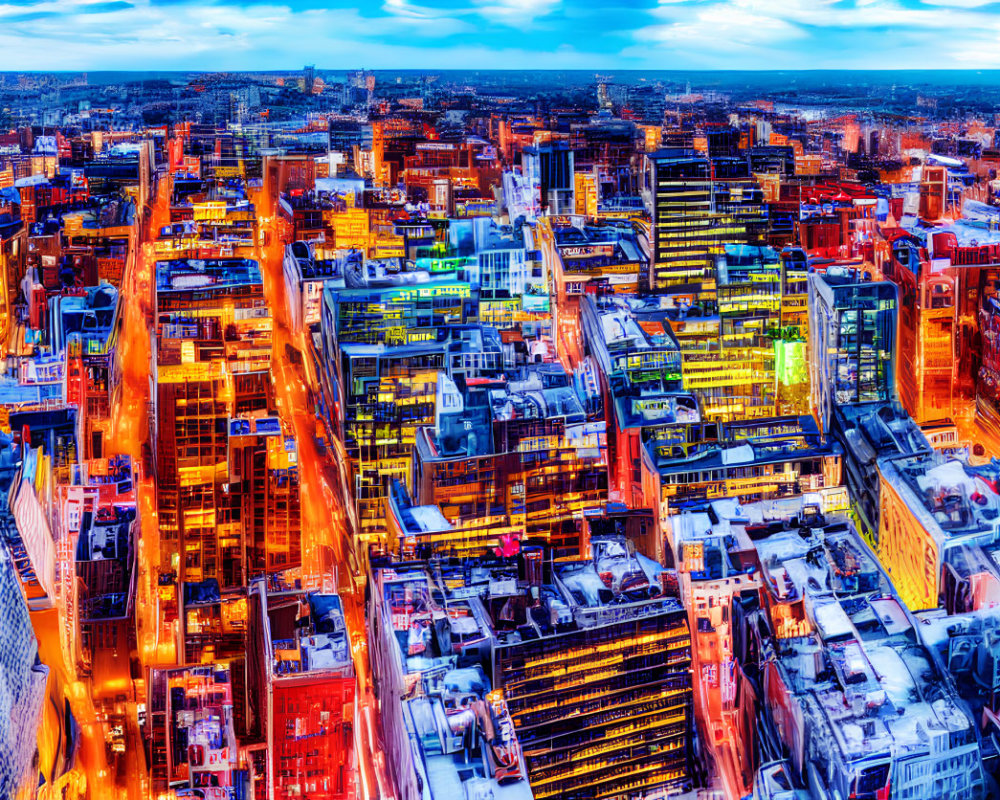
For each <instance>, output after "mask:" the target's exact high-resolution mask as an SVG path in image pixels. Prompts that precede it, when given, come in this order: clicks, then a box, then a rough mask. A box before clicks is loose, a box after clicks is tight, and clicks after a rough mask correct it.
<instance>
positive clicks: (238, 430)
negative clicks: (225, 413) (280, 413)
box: [229, 417, 281, 436]
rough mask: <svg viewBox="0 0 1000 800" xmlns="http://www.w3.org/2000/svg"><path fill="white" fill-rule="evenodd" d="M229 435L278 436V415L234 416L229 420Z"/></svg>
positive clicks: (279, 422)
mask: <svg viewBox="0 0 1000 800" xmlns="http://www.w3.org/2000/svg"><path fill="white" fill-rule="evenodd" d="M229 435H230V436H280V435H281V420H280V419H278V417H253V418H251V417H236V418H232V419H230V420H229Z"/></svg>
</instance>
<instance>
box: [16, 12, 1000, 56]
mask: <svg viewBox="0 0 1000 800" xmlns="http://www.w3.org/2000/svg"><path fill="white" fill-rule="evenodd" d="M305 64H315V65H316V67H317V69H319V70H322V69H330V70H342V69H356V68H360V67H364V68H368V69H429V70H440V69H584V70H593V71H600V72H604V73H609V74H613V72H614V70H627V69H669V70H674V69H696V70H704V69H845V68H852V69H854V68H856V69H987V68H997V67H1000V2H988V1H984V0H283V1H282V0H0V70H14V71H18V70H25V71H27V70H43V71H48V70H98V69H100V70H116V69H124V70H148V69H151V70H169V69H179V70H190V69H197V70H279V69H301V67H302V66H303V65H305Z"/></svg>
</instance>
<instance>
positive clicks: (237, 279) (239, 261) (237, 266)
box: [156, 258, 262, 292]
mask: <svg viewBox="0 0 1000 800" xmlns="http://www.w3.org/2000/svg"><path fill="white" fill-rule="evenodd" d="M261 283H262V279H261V274H260V265H259V264H258V263H257V262H256V261H253V260H251V259H248V258H226V259H217V258H216V259H200V258H181V259H175V260H171V261H157V262H156V291H157V292H172V291H188V290H191V289H196V290H197V289H225V288H231V287H235V286H247V285H253V284H261Z"/></svg>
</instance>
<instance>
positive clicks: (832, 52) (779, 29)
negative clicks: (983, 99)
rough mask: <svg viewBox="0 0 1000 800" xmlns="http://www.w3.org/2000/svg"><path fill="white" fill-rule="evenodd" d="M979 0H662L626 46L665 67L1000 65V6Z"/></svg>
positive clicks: (644, 60) (650, 63)
mask: <svg viewBox="0 0 1000 800" xmlns="http://www.w3.org/2000/svg"><path fill="white" fill-rule="evenodd" d="M935 3H939V4H942V5H943V4H948V5H952V6H954V7H952V8H949V9H945V8H941V7H936V6H935V5H933V4H935ZM979 5H981V3H980V0H926V2H924V3H923V4H922V5H920V6H914V7H909V6H904V5H901V4H900V3H899V2H895V1H894V0H853V2H849V3H845V2H843V0H720V1H718V2H697V1H695V2H692V1H691V0H687V1H686V2H685V0H660V4H659V6H658V7H656V8H654V9H653V10H652V11H651V12H650V13H651V16H652V17H653V19H654V20H656V22H655V24H653V25H649V26H646V27H643V28H640V29H638V30H637V31H636V32H635V34H634V38H635V41H636V44H635V45H634V46H632V47H629V48H627V49H626V50H625V51H624V52H623V55H624V56H626V57H630V58H634V59H637V60H641V62H642V63H645V64H647V65H648V66H651V67H652V66H656V67H661V68H668V67H669V68H684V67H688V68H692V67H694V68H697V67H701V68H718V69H747V68H750V69H844V68H853V69H864V68H874V69H883V68H895V69H920V68H923V69H926V68H945V67H966V68H967V67H970V66H979V67H991V66H995V65H1000V47H998V45H1000V15H997V14H996V13H993V12H988V11H983V10H979V8H978V6H979ZM650 45H652V46H653V51H654V52H652V53H650V52H648V50H649V48H650ZM644 49H645V50H646V52H644ZM929 60H930V63H928V62H929Z"/></svg>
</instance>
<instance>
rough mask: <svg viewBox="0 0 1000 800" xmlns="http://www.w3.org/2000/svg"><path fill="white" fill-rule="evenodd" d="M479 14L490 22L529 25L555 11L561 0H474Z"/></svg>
mask: <svg viewBox="0 0 1000 800" xmlns="http://www.w3.org/2000/svg"><path fill="white" fill-rule="evenodd" d="M475 2H476V4H477V6H478V8H477V10H478V12H479V14H480V15H482V16H483V17H485V18H486V19H487V20H488V21H490V22H497V23H500V24H502V25H508V26H511V27H514V28H527V27H530V26H531V25H532V24H533V23H534V22H535V20H537V19H538V18H540V17H544V16H547V15H549V14H551V13H552V12H553V11H555V10H556V9H557V8H558V7H559V6H560V5H561V4H562V0H475Z"/></svg>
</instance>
